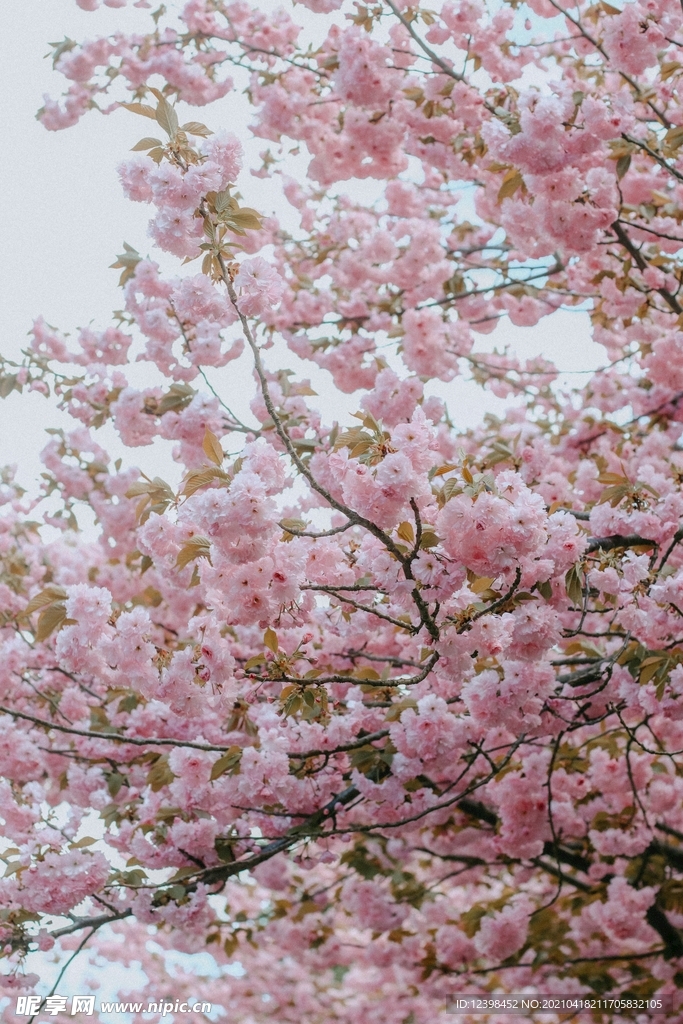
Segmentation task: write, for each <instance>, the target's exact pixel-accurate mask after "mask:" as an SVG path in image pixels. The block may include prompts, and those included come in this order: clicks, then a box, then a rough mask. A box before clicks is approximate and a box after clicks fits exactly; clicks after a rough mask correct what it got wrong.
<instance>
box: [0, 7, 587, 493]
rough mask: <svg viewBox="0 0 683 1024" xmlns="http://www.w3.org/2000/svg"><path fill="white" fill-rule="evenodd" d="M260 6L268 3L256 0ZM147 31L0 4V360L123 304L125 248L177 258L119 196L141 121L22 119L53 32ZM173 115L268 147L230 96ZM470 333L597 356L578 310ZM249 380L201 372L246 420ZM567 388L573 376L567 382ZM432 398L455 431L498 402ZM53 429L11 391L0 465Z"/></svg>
mask: <svg viewBox="0 0 683 1024" xmlns="http://www.w3.org/2000/svg"><path fill="white" fill-rule="evenodd" d="M285 3H287V0H285ZM167 5H168V6H169V7H172V6H175V7H177V6H178V2H176V3H174V2H173V0H171V2H170V3H169V0H167ZM259 6H260V7H261V8H263V7H266V6H267V7H273V8H274V7H275V6H277V4H276V3H275V2H273V0H261V3H260V4H259ZM295 17H296V18H297V20H302V19H305V18H306V17H307V12H306V10H305V8H303V7H302V6H298V7H297V8H296V11H295ZM308 17H309V18H311V19H312V24H313V25H315V26H317V25H318V24H320V20H321V19H319V18H315V17H314V16H311V15H308ZM148 25H149V13H148V12H145V11H140V10H136V9H134V8H124V9H122V10H110V9H109V8H101V9H100V10H99V11H98V12H96V13H94V14H93V13H87V12H84V11H81V10H80V9H79V8H77V7H76V4H75V2H74V0H2V10H1V12H0V97H1V99H0V103H1V105H2V122H3V125H4V128H5V134H4V138H5V146H6V149H5V155H4V159H3V160H2V164H1V170H0V183H1V185H2V201H1V203H0V237H2V239H3V244H2V248H1V250H0V271H1V276H0V280H1V281H2V289H1V295H2V304H1V305H0V351H2V352H3V353H4V354H5V355H8V356H10V357H14V358H16V357H18V356H19V354H20V350H21V348H22V347H23V346H25V345H26V342H27V338H26V334H27V331H28V330H29V328H30V325H31V322H32V320H33V319H34V318H35V317H36V316H38V315H41V314H42V315H43V316H44V317H45V319H46V320H47V321H48V323H50V324H52V325H53V326H55V327H58V328H60V329H62V330H64V331H74V330H75V329H77V328H78V327H80V326H84V325H86V324H88V323H90V322H92V324H93V326H94V327H95V328H96V329H102V328H104V327H106V326H107V325H108V323H109V322H110V314H111V311H112V310H113V309H117V308H120V307H121V305H122V295H121V291H120V289H118V288H117V280H118V273H117V272H115V271H113V270H110V269H108V268H109V264H111V263H112V262H113V259H114V257H115V255H116V253H118V252H120V251H121V247H122V242H123V241H124V240H125V241H127V242H129V243H130V244H131V245H133V246H134V247H135V248H137V249H139V251H140V252H142V253H143V255H145V254H148V253H149V254H150V255H153V256H154V258H155V259H158V260H159V261H160V262H161V265H162V268H163V269H166V270H167V271H168V272H169V273H171V274H174V273H176V272H177V263H178V261H175V260H174V259H173V258H172V257H168V256H166V255H164V254H160V253H158V252H155V251H154V250H153V249H152V246H151V244H150V241H149V239H147V237H146V225H147V220H148V219H149V214H150V212H151V208H149V207H147V206H145V205H143V204H137V203H131V202H129V201H127V200H125V199H124V197H123V194H122V192H121V189H120V186H119V182H118V178H117V175H116V171H115V168H116V166H117V164H118V163H119V162H120V161H121V160H122V159H124V158H125V157H126V156H127V154H128V152H129V150H130V148H131V146H132V145H134V143H135V142H136V141H137V140H138V138H140V137H141V136H142V135H144V132H145V124H144V122H143V120H142V118H136V117H135V116H134V115H132V114H130V113H129V112H127V111H123V110H121V111H117V112H116V113H115V114H113V115H111V116H108V117H103V116H101V115H100V114H98V113H97V112H92V113H90V114H88V115H86V116H85V117H84V118H83V119H82V120H81V121H80V122H79V124H78V125H76V126H75V127H73V128H69V129H67V130H65V131H62V132H47V131H46V130H45V129H44V128H43V127H42V125H41V124H40V123H39V122H37V121H36V120H35V112H36V110H37V109H38V107H40V106H41V104H42V96H43V94H44V93H50V94H52V95H58V94H59V93H60V92H61V90H62V84H63V82H64V79H63V78H62V76H60V75H58V74H56V73H55V72H53V70H52V65H51V61H50V60H45V59H44V55H45V54H46V53H47V52H48V49H49V47H48V45H47V44H48V41H49V42H54V41H57V40H60V39H62V38H64V36H65V35H66V36H69V37H71V38H73V39H76V40H81V39H83V38H87V37H92V36H94V35H99V34H102V33H104V32H107V31H110V30H112V29H114V28H124V29H130V30H136V29H137V30H140V29H141V30H143V31H146V30H147V27H148ZM186 111H187V113H188V116H193V117H198V118H199V119H204V120H206V121H207V122H208V123H209V126H210V127H212V128H218V127H223V126H226V127H228V128H230V129H231V130H233V131H235V132H236V133H237V134H238V135H240V137H241V138H243V139H244V140H245V142H246V143H247V145H246V147H245V148H246V149H247V152H248V153H250V154H251V155H252V158H253V164H254V166H257V165H258V164H259V163H260V161H259V160H258V156H257V154H258V152H259V151H260V150H261V149H263V148H265V147H266V145H267V144H266V143H265V142H264V141H263V140H259V139H256V140H252V141H251V144H249V141H248V129H247V125H248V122H249V109H248V105H247V102H246V99H245V98H244V97H242V96H241V95H240V94H239V93H237V92H235V93H233V94H231V95H229V96H228V97H226V99H224V100H222V101H221V102H219V103H217V104H214V105H212V106H210V107H208V108H192V110H190V108H186ZM181 119H182V114H181ZM302 167H303V164H302V162H301V161H297V164H296V165H293V167H292V169H291V172H290V173H293V174H296V173H297V170H298V171H299V173H301V168H302ZM239 185H240V187H241V190H242V193H243V195H244V200H245V202H246V203H247V204H248V205H250V206H255V207H257V208H258V209H260V210H261V211H262V212H270V211H272V210H276V212H278V213H279V214H280V215H282V213H283V210H282V204H281V203H280V202H279V196H278V190H277V186H276V185H275V186H274V185H272V184H270V183H269V182H268V181H264V180H262V179H258V178H253V177H251V176H250V175H249V173H248V171H246V172H243V174H242V176H241V180H240V182H239ZM342 188H343V189H348V190H349V191H351V190H353V193H354V195H355V196H356V197H358V195H359V194H360V195H361V196H365V197H367V200H368V201H370V200H371V199H372V198H373V196H374V195H376V194H377V190H378V189H377V183H373V182H358V183H344V184H343V186H342ZM195 268H196V265H195V264H192V265H191V266H190V267H188V268H187V269H186V271H185V272H190V273H196V272H197V270H196V269H195ZM478 337H479V338H480V343H479V345H478V346H477V347H478V348H480V349H490V348H491V347H493V346H494V345H496V344H497V345H502V344H504V343H505V342H512V343H513V345H514V348H515V350H516V351H517V352H518V354H519V355H520V356H523V357H530V356H534V355H536V354H539V353H542V354H544V355H546V356H548V357H549V358H551V359H553V360H554V361H555V362H556V364H557V365H558V367H560V368H561V369H563V370H565V369H566V370H574V371H576V370H582V371H585V370H589V369H592V368H595V367H597V366H599V365H602V363H603V358H604V357H603V350H602V349H601V348H600V347H599V346H597V345H595V344H593V343H592V342H591V340H590V333H589V325H588V318H587V317H586V315H585V314H582V313H577V312H560V313H557V314H555V315H554V316H553V317H552V318H546V319H544V320H542V321H541V323H540V324H539V325H537V326H536V327H535V328H515V327H514V326H512V325H511V324H509V323H503V324H501V325H499V327H498V328H497V329H496V331H495V332H494V333H493V334H491V335H488V336H478ZM276 356H279V358H281V359H282V360H283V361H282V362H281V364H280V365H287V366H289V367H291V368H292V369H295V370H296V371H297V372H300V373H302V374H303V375H304V376H309V377H311V379H312V381H313V386H314V387H315V389H316V390H317V391H318V392H319V394H320V405H321V406H322V407H323V408H324V410H325V415H326V418H327V419H328V420H330V419H333V418H339V419H343V420H345V419H347V418H348V415H349V413H350V412H352V411H354V410H355V409H356V408H358V399H359V396H350V397H349V396H344V395H340V394H338V393H337V392H335V390H334V388H333V387H332V386H331V379H330V377H329V375H328V374H327V373H325V372H324V371H320V370H319V369H318V368H317V367H316V366H315V365H314V364H312V363H303V362H302V361H300V360H298V359H297V358H296V357H295V356H293V355H292V354H290V353H286V352H282V353H280V352H275V353H269V356H268V359H269V364H270V365H271V366H273V365H274V360H275V358H276ZM285 360H286V362H285ZM210 372H211V371H210ZM250 372H251V368H250V365H249V361H248V355H247V354H245V356H243V357H242V359H241V360H240V362H239V363H231V364H229V366H228V367H226V368H225V369H223V370H220V371H213V372H212V379H213V381H214V382H215V383H216V384H217V385H218V386H219V388H220V390H221V392H222V394H223V396H224V397H225V399H226V400H227V402H228V404H229V405H231V406H233V407H234V408H235V410H236V411H237V412H238V413H241V414H243V415H244V416H245V417H246V418H247V421H250V422H253V420H251V417H250V416H249V412H248V400H249V398H250V397H251V395H252V393H253V386H252V381H251V378H250ZM131 376H132V383H134V384H135V385H137V386H144V385H146V384H151V383H156V382H157V381H158V374H157V371H156V369H155V368H153V367H152V368H149V367H148V368H145V364H142V365H138V366H136V367H134V368H133V369H132V373H131ZM573 383H576V384H579V383H581V379H580V378H576V377H574V378H573ZM434 391H436V392H438V393H439V394H440V395H441V396H442V397H443V398H445V399H446V401H447V402H448V405H449V409H450V411H451V415H452V416H453V419H454V421H455V423H456V424H457V425H458V426H463V427H464V426H468V425H471V424H473V423H475V422H477V421H478V420H479V418H480V416H481V414H482V412H483V411H484V409H486V408H488V409H492V410H498V409H500V407H501V404H502V403H500V402H499V401H498V400H497V399H495V398H493V396H491V395H485V394H484V393H483V392H481V390H480V389H479V388H476V387H474V386H468V385H467V384H465V383H464V382H463V381H461V380H456V381H454V382H453V383H451V384H447V385H445V384H440V383H439V382H435V383H434V384H432V385H430V386H429V392H434ZM312 403H313V404H317V403H318V400H316V399H312ZM58 425H63V426H66V427H68V426H70V425H72V421H71V420H70V419H69V418H68V417H66V416H63V415H60V414H59V413H58V411H57V410H56V409H55V408H54V404H53V403H51V402H50V403H48V402H46V401H45V400H44V399H43V398H42V397H41V396H40V395H37V394H29V393H27V392H24V394H23V395H19V394H17V393H14V394H12V395H11V396H10V398H9V399H7V400H4V401H0V465H4V464H6V463H8V462H9V463H14V462H16V463H18V465H19V479H20V482H22V483H23V484H24V486H29V487H31V486H32V484H34V482H35V481H36V479H37V477H38V474H39V473H40V469H41V465H40V462H39V458H38V453H39V452H40V450H41V448H42V447H43V446H44V444H45V441H46V436H45V434H44V428H45V427H46V426H58ZM97 437H98V440H99V441H100V443H102V444H104V446H105V447H107V448H109V450H111V451H112V453H113V454H114V455H119V454H123V455H124V460H125V462H126V463H127V464H130V463H134V464H137V465H139V466H140V467H141V468H143V469H144V470H146V471H148V472H149V471H153V473H160V474H161V475H164V473H165V472H166V473H167V475H170V476H171V477H172V476H173V475H177V474H174V472H173V468H172V467H171V465H170V457H169V451H170V444H169V443H167V442H164V441H158V442H155V444H154V445H152V446H150V447H146V448H137V449H134V450H132V451H128V452H124V451H122V450H121V447H120V445H119V444H118V443H117V439H116V436H115V434H114V432H113V430H112V428H111V427H106V428H104V430H102V431H100V432H98V434H97Z"/></svg>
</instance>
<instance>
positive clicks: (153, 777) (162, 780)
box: [147, 754, 175, 793]
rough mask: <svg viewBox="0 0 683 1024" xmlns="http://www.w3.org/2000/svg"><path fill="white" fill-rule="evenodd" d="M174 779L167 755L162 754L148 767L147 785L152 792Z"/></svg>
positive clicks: (156, 791)
mask: <svg viewBox="0 0 683 1024" xmlns="http://www.w3.org/2000/svg"><path fill="white" fill-rule="evenodd" d="M174 779H175V775H174V773H173V772H172V771H171V769H170V767H169V764H168V757H167V756H166V754H164V755H163V756H162V757H160V758H159V759H158V760H157V761H156V763H155V764H154V765H152V767H151V768H150V770H149V772H148V774H147V785H148V786H150V787H151V789H152V792H153V793H158V792H159V790H160V789H163V788H164V786H169V785H170V784H171V783H172V782H173V780H174Z"/></svg>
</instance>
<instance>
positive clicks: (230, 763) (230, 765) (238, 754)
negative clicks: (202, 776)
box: [211, 747, 242, 782]
mask: <svg viewBox="0 0 683 1024" xmlns="http://www.w3.org/2000/svg"><path fill="white" fill-rule="evenodd" d="M241 760H242V748H241V747H230V748H229V749H228V750H227V751H226V752H225V753H224V754H222V755H221V756H220V757H219V758H218V760H217V761H214V764H213V767H212V769H211V781H212V782H214V781H215V780H216V779H218V778H220V776H221V775H225V774H226V773H227V772H231V773H232V774H233V775H237V774H238V772H239V765H240V761H241Z"/></svg>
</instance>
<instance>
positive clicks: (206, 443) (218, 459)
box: [202, 427, 225, 466]
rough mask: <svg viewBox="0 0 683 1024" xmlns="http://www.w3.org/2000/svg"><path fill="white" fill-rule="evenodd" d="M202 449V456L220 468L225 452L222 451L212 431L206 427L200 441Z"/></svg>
mask: <svg viewBox="0 0 683 1024" xmlns="http://www.w3.org/2000/svg"><path fill="white" fill-rule="evenodd" d="M202 448H203V449H204V454H205V455H206V457H207V458H208V459H210V460H211V462H213V463H214V464H215V465H216V466H220V465H222V464H223V459H224V458H225V452H224V451H223V449H222V447H221V443H220V441H219V440H218V438H217V437H216V435H215V434H214V433H213V431H212V430H209V428H208V427H207V428H206V430H205V431H204V440H203V441H202Z"/></svg>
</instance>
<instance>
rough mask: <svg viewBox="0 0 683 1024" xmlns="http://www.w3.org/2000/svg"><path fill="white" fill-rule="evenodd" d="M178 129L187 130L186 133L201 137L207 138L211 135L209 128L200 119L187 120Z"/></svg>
mask: <svg viewBox="0 0 683 1024" xmlns="http://www.w3.org/2000/svg"><path fill="white" fill-rule="evenodd" d="M180 130H181V131H183V132H187V133H188V135H200V136H202V138H207V137H208V136H209V135H213V132H212V131H211V129H210V128H207V127H206V125H205V124H202V123H201V121H188V122H187V123H186V124H181V126H180Z"/></svg>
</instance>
